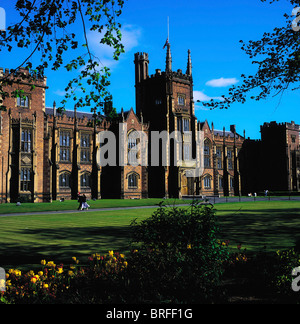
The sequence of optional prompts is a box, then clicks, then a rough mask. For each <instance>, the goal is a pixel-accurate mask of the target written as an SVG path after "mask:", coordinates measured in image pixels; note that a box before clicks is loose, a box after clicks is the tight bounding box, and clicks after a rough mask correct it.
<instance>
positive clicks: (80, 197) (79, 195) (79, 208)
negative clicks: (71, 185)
mask: <svg viewBox="0 0 300 324" xmlns="http://www.w3.org/2000/svg"><path fill="white" fill-rule="evenodd" d="M78 202H79V207H78V210H82V204H83V196H82V195H81V194H80V192H78Z"/></svg>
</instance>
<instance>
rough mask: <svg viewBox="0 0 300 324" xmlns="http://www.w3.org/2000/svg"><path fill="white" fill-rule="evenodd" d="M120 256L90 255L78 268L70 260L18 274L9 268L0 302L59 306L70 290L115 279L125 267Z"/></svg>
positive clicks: (42, 263) (42, 262)
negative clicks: (54, 304)
mask: <svg viewBox="0 0 300 324" xmlns="http://www.w3.org/2000/svg"><path fill="white" fill-rule="evenodd" d="M127 266H128V263H127V261H126V260H125V256H124V255H123V254H119V253H114V252H113V251H109V253H108V254H107V255H102V256H101V255H100V254H93V255H91V256H90V257H88V262H87V264H85V265H81V263H80V261H79V260H78V259H77V258H76V257H73V258H72V262H71V264H70V265H68V266H66V265H63V264H55V263H54V262H53V261H48V262H47V261H46V260H42V261H41V269H40V271H38V272H34V271H33V270H30V271H28V272H26V273H22V272H21V271H20V270H17V269H10V270H9V271H8V272H7V274H6V289H5V292H1V293H0V296H1V299H0V301H1V302H2V303H13V304H15V303H17V304H18V303H56V302H58V303H60V302H67V299H69V298H70V295H71V294H72V293H73V292H74V289H77V290H78V288H79V286H85V285H88V284H89V283H90V282H91V281H97V280H99V279H101V281H102V283H103V281H108V279H109V280H113V279H116V278H117V277H118V276H120V274H121V273H122V272H124V270H125V269H126V268H127Z"/></svg>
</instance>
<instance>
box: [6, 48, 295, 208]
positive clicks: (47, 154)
mask: <svg viewBox="0 0 300 324" xmlns="http://www.w3.org/2000/svg"><path fill="white" fill-rule="evenodd" d="M134 63H135V74H136V85H135V87H136V113H135V112H134V110H133V109H131V110H129V111H126V112H125V111H123V109H122V111H121V113H119V114H118V117H117V118H116V119H114V120H113V121H110V122H109V121H108V120H107V119H106V118H105V117H104V116H102V119H101V121H100V122H99V121H97V120H96V119H95V117H94V115H93V114H92V113H86V112H80V111H77V109H76V107H75V108H74V109H73V110H70V111H68V110H67V111H65V112H64V113H62V114H58V112H57V110H56V107H55V104H54V105H53V107H50V108H48V107H46V106H45V93H46V90H47V84H46V79H45V80H32V79H30V78H29V77H28V74H27V75H26V71H25V70H20V71H19V72H20V73H21V74H22V75H23V76H24V78H19V77H15V79H13V80H14V81H15V82H14V83H13V85H11V86H5V87H4V89H5V91H6V92H8V93H11V92H12V91H14V90H17V89H18V90H23V92H24V96H23V97H21V98H14V97H12V96H10V97H8V98H6V99H5V100H4V106H5V107H6V110H5V111H0V199H1V202H16V201H31V202H41V201H51V200H58V199H62V198H64V199H76V198H77V195H78V192H81V193H84V194H86V196H87V197H88V198H94V199H101V198H122V199H141V198H148V197H161V198H162V197H179V198H181V197H184V196H199V195H205V196H212V195H221V196H223V195H224V196H231V195H240V194H247V193H248V192H252V193H254V192H258V191H259V190H263V189H268V190H277V191H279V190H284V191H285V190H286V191H300V153H299V145H300V142H299V132H300V126H299V125H297V124H295V123H294V122H292V123H284V124H277V123H270V124H265V125H264V126H262V128H261V133H262V140H261V141H252V140H250V139H248V140H246V139H245V133H244V134H243V136H242V135H240V134H238V133H237V132H236V127H235V125H233V126H231V127H230V129H229V130H225V129H223V130H216V129H214V125H213V123H212V124H211V125H209V124H208V122H207V121H204V122H201V121H198V120H197V118H196V116H195V107H194V90H193V83H194V81H193V75H192V59H191V52H190V51H188V55H187V68H186V72H185V73H183V71H182V70H181V69H179V70H177V71H176V72H175V71H173V70H172V55H171V46H170V44H168V46H167V56H166V70H165V71H162V70H161V69H157V70H156V73H155V74H153V75H150V74H149V55H148V54H147V53H136V54H135V60H134ZM8 76H9V71H8V70H5V71H3V69H0V80H1V78H2V80H3V78H4V77H8ZM26 76H27V77H26ZM9 78H11V77H10V76H9ZM33 85H34V86H35V88H34V90H32V86H33ZM109 138H113V139H112V144H111V143H110V145H108V144H107V143H108V141H109ZM111 146H112V147H113V148H114V150H112V151H111V150H108V148H109V147H111ZM106 150H108V151H106ZM106 160H110V162H111V163H106Z"/></svg>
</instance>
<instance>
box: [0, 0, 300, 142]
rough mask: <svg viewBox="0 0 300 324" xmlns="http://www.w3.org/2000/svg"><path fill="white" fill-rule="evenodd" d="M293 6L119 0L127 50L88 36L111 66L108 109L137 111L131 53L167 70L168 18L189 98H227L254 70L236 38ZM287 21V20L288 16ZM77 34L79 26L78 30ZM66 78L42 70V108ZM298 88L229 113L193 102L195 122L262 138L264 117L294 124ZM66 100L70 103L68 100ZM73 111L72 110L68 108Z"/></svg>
mask: <svg viewBox="0 0 300 324" xmlns="http://www.w3.org/2000/svg"><path fill="white" fill-rule="evenodd" d="M13 3H14V1H9V2H8V1H7V0H5V1H3V0H0V7H3V8H4V9H5V10H6V20H7V24H11V23H13V22H15V19H16V17H15V15H14V10H13ZM292 9H293V7H292V6H291V4H290V3H289V1H288V0H280V1H279V2H278V3H275V4H272V5H270V4H268V3H262V2H261V1H260V0H226V1H224V0H214V1H207V0H188V1H183V0H160V1H159V0H151V1H140V0H139V1H137V0H127V1H125V7H124V10H123V14H122V16H121V17H120V22H121V23H122V25H123V27H122V31H123V42H124V44H125V50H126V53H125V54H123V55H122V57H121V59H120V60H119V61H118V62H115V61H113V60H112V59H111V50H110V49H108V48H103V46H99V45H98V44H97V36H96V35H90V41H91V44H92V48H93V51H94V52H95V54H97V56H98V57H100V59H101V61H102V62H103V64H106V65H108V66H109V67H110V68H111V72H112V76H111V86H110V91H111V93H112V95H113V98H114V107H116V108H117V110H118V111H120V110H121V108H122V107H123V108H124V109H125V110H128V109H130V108H131V107H133V108H135V88H134V83H135V80H134V77H135V76H134V64H133V60H134V53H136V52H147V53H149V59H150V67H149V72H150V74H154V73H155V69H157V68H161V69H162V70H164V69H165V57H166V50H163V45H164V44H165V41H166V39H167V17H168V16H169V17H170V18H169V19H170V43H171V50H172V57H173V70H177V69H182V70H183V71H185V70H186V65H187V51H188V49H190V50H191V52H192V63H193V77H194V91H195V97H196V98H199V99H202V100H208V99H210V98H214V97H220V96H221V95H223V94H224V95H226V94H227V91H228V88H229V86H230V85H232V84H233V83H236V84H239V82H240V80H241V78H240V75H241V74H246V75H247V74H251V73H252V74H253V73H254V72H255V69H254V67H253V65H252V64H251V61H250V59H249V58H248V56H247V55H246V54H245V53H244V52H243V51H242V50H241V48H240V47H241V45H240V43H239V40H241V39H242V40H245V41H247V40H258V39H260V38H261V37H262V35H263V33H264V32H271V31H272V30H273V28H274V27H280V26H282V25H283V24H284V23H285V18H284V17H283V15H284V13H288V14H291V12H292ZM291 21H292V18H291ZM77 32H78V33H80V32H81V31H80V30H78V31H77ZM21 56H22V53H19V52H18V53H17V55H8V54H6V53H5V52H1V53H0V58H1V63H0V66H2V67H7V68H13V67H15V65H16V63H20V61H21V59H22V57H21ZM70 77H71V76H70V75H69V74H68V73H66V72H64V71H61V72H53V71H49V72H48V73H47V83H48V86H49V89H48V90H47V96H46V105H47V106H51V105H52V103H53V101H54V100H56V102H60V101H61V100H62V99H63V94H64V91H63V90H64V88H65V87H66V84H67V82H68V80H69V79H70ZM299 101H300V93H299V91H298V92H291V91H289V92H286V94H285V95H284V96H283V97H282V98H281V99H280V98H279V97H275V98H268V99H267V100H263V101H260V102H256V101H253V100H250V99H249V101H247V103H246V104H244V105H241V104H234V105H232V106H231V108H230V109H228V110H213V111H211V110H206V109H204V108H203V107H202V105H201V104H196V107H195V108H196V116H197V118H198V120H200V121H205V120H206V119H207V121H208V122H209V123H210V124H211V122H213V123H214V126H215V128H217V129H223V126H225V127H226V129H229V127H230V125H231V124H236V125H237V130H238V132H239V133H241V134H242V133H243V131H244V129H245V130H246V136H247V137H251V138H254V139H256V138H260V133H259V130H260V125H262V124H263V123H264V122H270V121H277V122H285V121H286V122H290V121H291V120H294V121H296V122H297V123H300V116H299V108H298V102H299ZM70 105H71V102H70ZM68 108H70V109H72V108H73V107H72V106H70V107H68Z"/></svg>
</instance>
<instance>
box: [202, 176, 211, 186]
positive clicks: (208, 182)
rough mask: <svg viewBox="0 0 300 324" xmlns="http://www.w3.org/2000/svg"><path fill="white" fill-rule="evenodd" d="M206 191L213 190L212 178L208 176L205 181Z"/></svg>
mask: <svg viewBox="0 0 300 324" xmlns="http://www.w3.org/2000/svg"><path fill="white" fill-rule="evenodd" d="M203 182H204V189H211V176H210V175H207V176H205V177H204V179H203Z"/></svg>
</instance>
